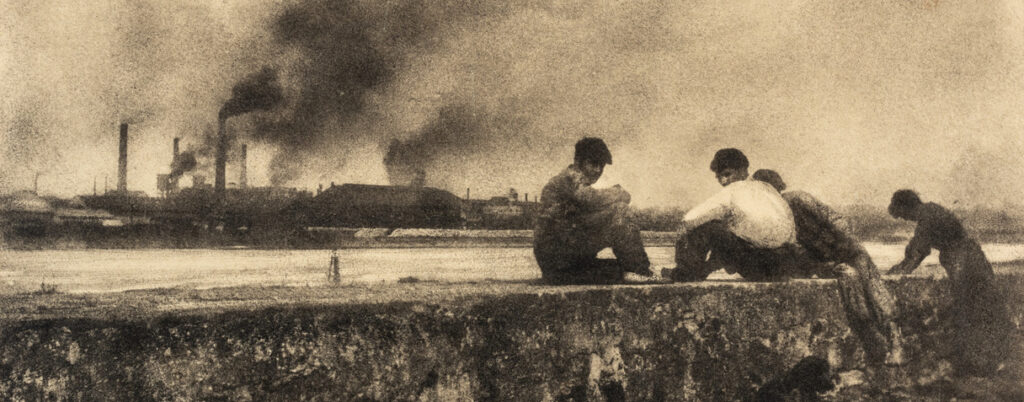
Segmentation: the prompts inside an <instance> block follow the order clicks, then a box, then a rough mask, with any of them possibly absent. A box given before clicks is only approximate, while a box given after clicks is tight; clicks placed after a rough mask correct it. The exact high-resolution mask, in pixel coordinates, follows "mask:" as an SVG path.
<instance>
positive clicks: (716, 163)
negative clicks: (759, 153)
mask: <svg viewBox="0 0 1024 402" xmlns="http://www.w3.org/2000/svg"><path fill="white" fill-rule="evenodd" d="M749 166H750V162H749V161H747V156H746V155H743V151H740V150H738V149H736V148H724V149H719V150H718V152H715V158H714V159H712V160H711V171H712V172H715V173H718V172H721V171H722V170H724V169H746V168H747V167H749Z"/></svg>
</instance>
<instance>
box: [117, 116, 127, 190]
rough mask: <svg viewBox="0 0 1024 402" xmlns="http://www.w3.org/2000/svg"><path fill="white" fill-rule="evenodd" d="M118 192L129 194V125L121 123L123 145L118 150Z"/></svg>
mask: <svg viewBox="0 0 1024 402" xmlns="http://www.w3.org/2000/svg"><path fill="white" fill-rule="evenodd" d="M117 151H118V152H117V191H118V192H120V193H127V192H128V123H121V144H120V146H119V147H118V149H117Z"/></svg>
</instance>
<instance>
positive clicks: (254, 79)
mask: <svg viewBox="0 0 1024 402" xmlns="http://www.w3.org/2000/svg"><path fill="white" fill-rule="evenodd" d="M231 95H232V96H231V99H228V101H227V102H225V103H224V106H222V107H221V108H220V114H219V115H218V116H219V118H221V119H226V118H228V117H231V116H237V115H240V114H243V113H249V112H254V111H257V110H267V109H270V108H272V107H274V106H277V105H278V104H279V103H281V100H282V96H281V86H280V84H278V83H277V71H274V70H273V69H271V68H270V67H264V68H263V70H261V71H260V72H258V73H255V74H253V75H251V76H248V77H246V78H245V79H244V80H242V81H241V82H239V83H237V84H235V86H234V88H231Z"/></svg>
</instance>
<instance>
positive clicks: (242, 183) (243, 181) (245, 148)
mask: <svg viewBox="0 0 1024 402" xmlns="http://www.w3.org/2000/svg"><path fill="white" fill-rule="evenodd" d="M248 148H249V147H248V146H247V145H246V144H242V177H240V178H239V179H238V185H239V186H240V187H242V188H246V187H248V186H249V180H248V178H247V177H246V174H245V173H246V168H245V162H246V153H247V151H248Z"/></svg>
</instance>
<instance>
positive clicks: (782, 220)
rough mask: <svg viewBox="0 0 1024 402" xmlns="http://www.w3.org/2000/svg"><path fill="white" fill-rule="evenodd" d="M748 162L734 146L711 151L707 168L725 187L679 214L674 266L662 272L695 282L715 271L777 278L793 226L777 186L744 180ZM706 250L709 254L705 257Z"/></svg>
mask: <svg viewBox="0 0 1024 402" xmlns="http://www.w3.org/2000/svg"><path fill="white" fill-rule="evenodd" d="M749 166H750V163H749V162H748V161H747V157H746V156H745V155H743V152H741V151H740V150H738V149H735V148H726V149H721V150H719V151H718V152H716V153H715V157H714V159H713V160H712V161H711V171H712V172H714V173H715V177H716V178H717V179H718V183H719V184H721V185H722V187H724V188H723V189H722V190H721V191H719V192H718V193H717V194H715V195H713V196H712V197H711V198H709V199H707V200H706V201H704V202H702V203H700V204H698V205H697V206H695V207H693V208H692V209H690V211H688V212H687V213H686V215H685V216H683V222H682V224H681V227H680V236H679V239H678V240H677V241H676V268H675V269H674V270H666V271H665V272H663V273H662V275H663V276H668V277H670V278H671V279H672V280H674V281H700V280H704V279H705V278H707V276H708V274H710V273H711V272H714V271H715V270H717V269H718V268H719V267H720V266H719V263H720V264H723V265H725V268H726V271H728V272H730V273H739V274H740V275H742V276H743V277H744V278H745V279H748V280H780V279H785V278H786V276H787V275H788V274H787V272H786V268H787V267H789V266H790V265H791V264H792V260H793V258H794V255H795V254H796V246H795V244H796V227H795V225H794V223H793V214H792V212H790V210H789V205H788V204H787V203H786V201H785V200H783V199H782V196H781V195H779V192H778V191H775V189H774V188H772V187H771V186H770V185H768V184H767V183H764V182H760V181H756V180H747V176H748V173H747V168H748V167H749ZM709 251H710V254H711V259H710V260H709V259H708V258H706V256H707V255H708V252H709Z"/></svg>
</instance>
